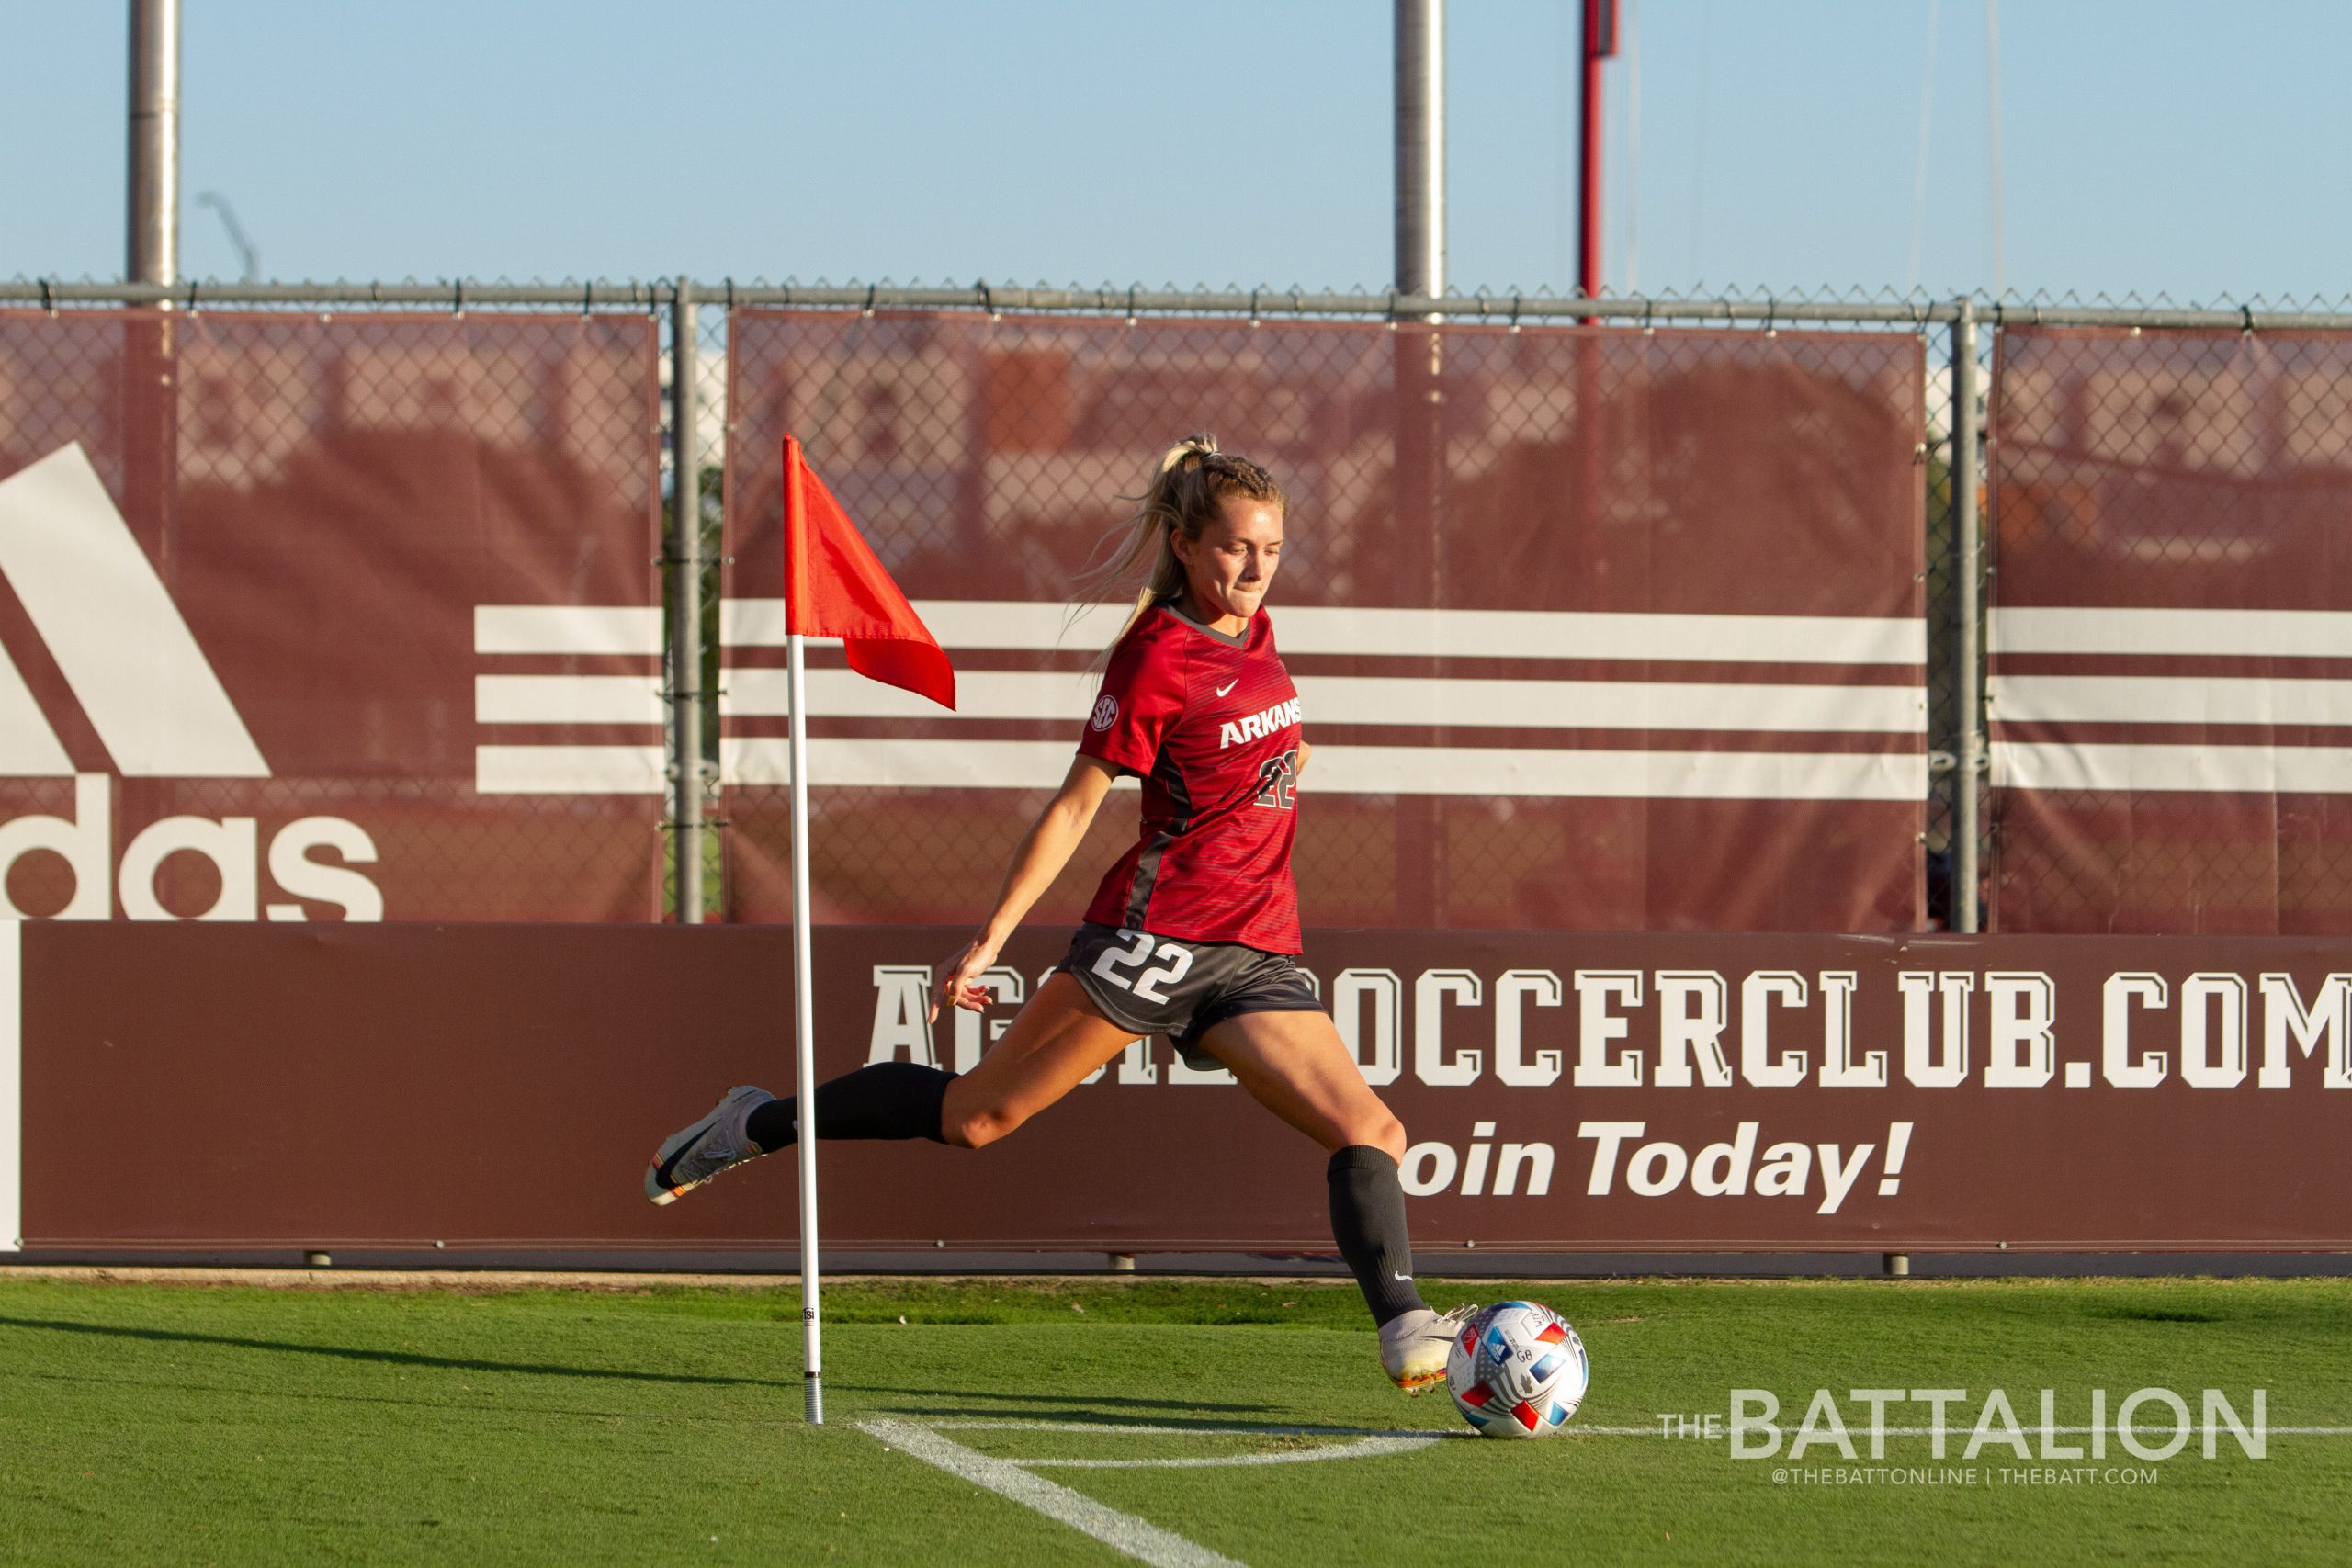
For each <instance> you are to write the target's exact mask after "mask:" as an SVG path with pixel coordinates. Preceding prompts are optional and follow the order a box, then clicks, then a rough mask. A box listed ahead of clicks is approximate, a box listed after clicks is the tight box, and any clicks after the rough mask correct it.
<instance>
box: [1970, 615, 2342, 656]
mask: <svg viewBox="0 0 2352 1568" xmlns="http://www.w3.org/2000/svg"><path fill="white" fill-rule="evenodd" d="M1992 644H1993V651H1994V653H1996V654H2004V653H2155V654H2198V655H2203V656H2205V657H2209V658H2261V657H2266V656H2267V657H2274V658H2281V659H2352V611H2345V610H2109V609H2086V608H2073V609H2054V608H2047V607H2040V606H2018V605H2011V606H2008V607H2007V608H2004V609H1998V610H1995V611H1994V612H1993V615H1992Z"/></svg>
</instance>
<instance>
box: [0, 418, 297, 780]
mask: <svg viewBox="0 0 2352 1568" xmlns="http://www.w3.org/2000/svg"><path fill="white" fill-rule="evenodd" d="M0 575H5V576H6V578H7V580H8V584H9V586H10V587H12V588H14V589H15V590H16V591H17V601H18V603H20V604H23V605H24V607H25V614H26V615H27V616H28V617H29V618H30V619H31V621H32V623H33V629H34V630H35V631H36V632H38V633H39V634H40V639H41V641H42V642H44V643H46V644H47V645H48V646H49V651H50V656H51V658H53V659H55V660H57V668H58V671H60V672H61V673H62V674H63V675H64V677H65V683H66V684H67V685H68V686H71V687H72V688H73V689H74V697H75V698H76V699H78V700H79V701H80V703H81V705H82V711H83V712H84V713H85V714H87V715H88V716H89V718H90V725H91V728H94V729H96V731H97V732H98V739H100V740H103V741H104V742H106V748H107V753H108V754H109V755H110V756H112V757H113V759H114V763H115V766H116V768H117V769H119V771H120V772H121V773H123V774H124V776H126V777H129V778H176V779H266V778H267V777H269V764H268V763H267V762H266V761H263V760H262V755H261V751H260V749H259V748H257V747H255V746H254V739H253V736H252V735H251V734H249V733H247V731H246V729H245V721H244V720H243V718H240V717H239V716H237V709H236V707H235V705H233V704H232V703H231V702H230V701H229V694H228V692H227V691H226V690H224V689H223V688H222V687H221V684H220V677H219V676H218V675H216V674H214V673H213V672H212V666H211V665H210V664H209V663H207V662H206V661H205V658H204V650H203V649H200V648H198V646H197V644H196V637H195V636H194V634H192V633H191V632H189V630H188V629H187V622H186V621H184V620H182V619H181V618H180V613H179V609H178V607H177V606H176V605H175V604H173V603H172V596H171V594H170V593H169V592H166V591H165V590H164V580H163V579H162V578H160V577H158V576H156V575H155V568H154V566H153V564H152V563H150V562H149V560H148V559H147V552H146V551H145V550H143V549H141V548H140V546H139V541H138V540H137V539H136V538H134V537H132V536H131V532H130V525H129V524H127V523H125V522H124V521H123V520H122V513H119V512H118V511H116V510H115V504H114V498H113V497H112V496H110V495H108V494H107V487H106V484H105V482H104V481H102V480H101V479H99V478H98V473H97V470H96V468H92V467H90V459H89V458H88V457H85V456H84V455H83V452H82V448H81V446H79V444H74V445H69V446H62V447H60V448H59V449H58V450H56V451H54V452H52V453H51V454H50V455H49V456H48V457H43V458H42V459H41V460H40V462H38V463H34V464H32V465H31V466H29V467H28V468H22V469H19V470H18V471H17V472H16V473H14V474H11V475H10V476H9V477H8V478H6V479H0Z"/></svg>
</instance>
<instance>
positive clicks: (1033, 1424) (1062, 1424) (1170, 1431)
mask: <svg viewBox="0 0 2352 1568" xmlns="http://www.w3.org/2000/svg"><path fill="white" fill-rule="evenodd" d="M923 1425H924V1427H926V1428H928V1429H930V1430H933V1431H957V1432H1109V1433H1116V1434H1119V1435H1121V1436H1128V1435H1151V1436H1158V1437H1171V1438H1415V1439H1424V1440H1427V1439H1435V1438H1475V1437H1476V1436H1477V1435H1478V1434H1477V1433H1476V1432H1474V1431H1472V1430H1471V1429H1470V1428H1469V1427H1449V1428H1447V1429H1445V1430H1443V1431H1430V1430H1426V1429H1420V1430H1415V1429H1404V1430H1399V1429H1397V1428H1394V1427H1386V1428H1384V1427H1273V1426H1250V1425H1247V1424H1243V1425H1234V1426H1219V1427H1162V1426H1153V1425H1150V1424H1148V1423H1136V1424H1132V1425H1130V1424H1125V1423H1110V1422H1103V1421H1011V1420H1000V1419H997V1418H994V1417H991V1416H968V1417H967V1416H951V1417H948V1418H946V1419H944V1420H937V1421H926V1422H924V1423H923ZM2178 1429H2179V1428H2178V1427H2174V1426H2168V1425H2161V1424H2154V1423H2151V1424H2144V1425H2143V1424H2141V1423H2134V1424H2133V1427H2132V1431H2133V1434H2134V1435H2135V1436H2140V1437H2170V1436H2171V1435H2172V1433H2174V1432H2175V1431H2177V1430H2178ZM1560 1430H1561V1431H1562V1432H1563V1433H1566V1434H1569V1435H1574V1434H1577V1433H1581V1434H1583V1435H1584V1436H1586V1437H1590V1438H1657V1437H1666V1436H1668V1434H1667V1433H1665V1432H1663V1431H1662V1430H1661V1429H1660V1428H1659V1427H1658V1424H1657V1422H1655V1421H1653V1422H1651V1423H1650V1424H1649V1425H1648V1426H1646V1427H1596V1426H1588V1425H1585V1424H1584V1423H1582V1422H1575V1423H1571V1424H1570V1425H1568V1426H1566V1427H1562V1428H1560ZM1725 1430H1726V1431H1728V1430H1729V1428H1728V1427H1726V1428H1725ZM1846 1430H1847V1435H1848V1436H1849V1437H1852V1438H1866V1437H1868V1436H1869V1435H1870V1428H1869V1427H1866V1426H1865V1427H1847V1428H1846ZM1970 1430H1971V1428H1969V1427H1959V1426H1946V1427H1944V1428H1943V1431H1944V1435H1945V1436H1946V1437H1947V1438H1967V1437H1968V1435H1969V1432H1970ZM2101 1430H2104V1431H2105V1432H2106V1433H2107V1434H2108V1435H2109V1437H2120V1435H2121V1429H2120V1427H2116V1426H2110V1427H2104V1428H2102V1427H2042V1426H2039V1425H2037V1426H2031V1427H2029V1426H2026V1425H2024V1424H2023V1423H2022V1422H2020V1423H2019V1424H2018V1431H2020V1432H2022V1433H2024V1434H2025V1435H2026V1436H2027V1437H2029V1438H2073V1437H2087V1436H2089V1435H2091V1434H2093V1433H2096V1432H2099V1431H2101ZM2209 1430H2210V1431H2211V1432H2212V1433H2213V1434H2214V1435H2215V1436H2217V1437H2219V1436H2226V1435H2227V1434H2228V1433H2229V1431H2230V1428H2229V1427H2228V1425H2227V1424H2226V1423H2222V1422H2215V1423H2213V1424H2211V1427H2208V1426H2207V1425H2206V1424H2205V1423H2203V1422H2193V1423H2191V1424H2190V1426H2189V1428H2188V1435H2189V1436H2190V1437H2192V1438H2198V1437H2203V1436H2204V1435H2205V1434H2206V1433H2207V1431H2209ZM2263 1430H2264V1432H2265V1433H2266V1434H2267V1436H2270V1437H2274V1438H2352V1427H2264V1428H2263ZM1781 1433H1782V1435H1784V1436H1793V1435H1794V1428H1792V1427H1789V1426H1787V1425H1785V1424H1783V1425H1782V1426H1781ZM1883 1435H1884V1436H1886V1437H1890V1438H1932V1437H1934V1436H1935V1435H1936V1428H1935V1427H1886V1428H1884V1432H1883ZM2003 1435H2004V1436H2006V1435H2007V1428H2004V1429H2003ZM1672 1440H1674V1441H1676V1442H1697V1441H1701V1440H1702V1439H1700V1438H1681V1437H1675V1438H1673V1439H1672ZM1703 1440H1705V1441H1711V1442H1720V1441H1722V1440H1723V1439H1722V1438H1707V1439H1703ZM1822 1440H1823V1439H1821V1438H1814V1439H1813V1440H1812V1441H1811V1442H1809V1443H1808V1444H1807V1445H1806V1446H1807V1447H1818V1446H1820V1443H1821V1442H1822ZM1416 1446H1419V1444H1418V1443H1417V1445H1416ZM1007 1462H1008V1463H1011V1462H1019V1463H1022V1464H1031V1463H1043V1464H1069V1463H1070V1462H1072V1461H1069V1460H1039V1461H1032V1460H1021V1461H1007ZM1114 1462H1125V1461H1114ZM1161 1462H1166V1461H1161Z"/></svg>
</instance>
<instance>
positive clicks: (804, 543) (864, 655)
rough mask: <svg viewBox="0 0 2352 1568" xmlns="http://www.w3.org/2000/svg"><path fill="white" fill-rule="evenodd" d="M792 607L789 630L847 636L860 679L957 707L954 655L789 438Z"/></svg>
mask: <svg viewBox="0 0 2352 1568" xmlns="http://www.w3.org/2000/svg"><path fill="white" fill-rule="evenodd" d="M784 604H785V615H786V625H787V626H788V629H789V630H791V631H793V632H797V633H798V634H800V635H801V636H803V637H840V638H842V641H843V642H844V643H845V644H846V645H847V648H848V652H849V667H850V668H851V669H853V670H854V671H857V672H858V673H859V674H861V675H865V676H867V677H869V678H871V679H873V680H876V681H880V682H884V683H886V684H888V685H892V686H898V687H900V688H902V689H903V690H906V691H910V692H912V693H914V694H916V695H918V696H924V697H929V698H930V699H931V700H932V701H933V702H935V703H937V704H938V705H940V706H942V707H945V708H953V707H954V706H955V705H956V671H955V668H954V666H952V665H950V664H949V663H948V662H947V655H946V654H944V653H943V652H941V651H940V648H939V643H938V640H937V639H936V638H934V637H933V636H932V635H931V631H930V629H929V628H928V627H926V626H924V625H923V624H922V618H921V617H920V616H918V615H916V614H915V612H914V607H913V606H912V605H910V604H908V603H907V596H906V595H905V594H904V593H901V592H899V585H898V584H897V583H896V582H893V581H890V574H889V572H888V570H885V569H884V568H883V565H882V563H881V562H880V561H878V560H876V558H874V551H873V549H872V548H871V547H869V546H867V544H866V542H865V536H864V535H862V534H860V533H859V532H858V531H857V525H856V524H854V523H852V522H851V521H850V520H849V513H845V512H843V511H842V503H841V502H838V501H835V500H834V499H833V492H832V491H829V490H827V489H826V488H825V481H824V480H822V479H819V478H818V477H817V475H816V473H815V472H814V471H813V470H812V469H810V468H809V459H808V458H807V457H806V456H804V455H803V454H802V452H801V450H800V443H799V442H798V441H796V440H795V439H793V438H792V437H791V436H789V435H787V436H786V437H785V438H784Z"/></svg>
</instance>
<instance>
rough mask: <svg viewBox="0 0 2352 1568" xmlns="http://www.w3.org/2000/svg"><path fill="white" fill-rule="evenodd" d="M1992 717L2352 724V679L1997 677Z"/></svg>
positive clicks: (1990, 688)
mask: <svg viewBox="0 0 2352 1568" xmlns="http://www.w3.org/2000/svg"><path fill="white" fill-rule="evenodd" d="M1985 692H1986V698H1987V700H1988V701H1989V702H1990V703H1991V704H1992V711H1993V717H1994V718H1995V719H1996V720H2007V721H2008V722H2010V723H2017V724H2285V725H2299V724H2308V725H2352V681H2299V680H2275V681H2274V680H2246V679H2242V678H2238V677H2231V676H2218V675H1996V676H1994V677H1993V678H1992V679H1991V681H1989V682H1987V683H1986V686H1985Z"/></svg>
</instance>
